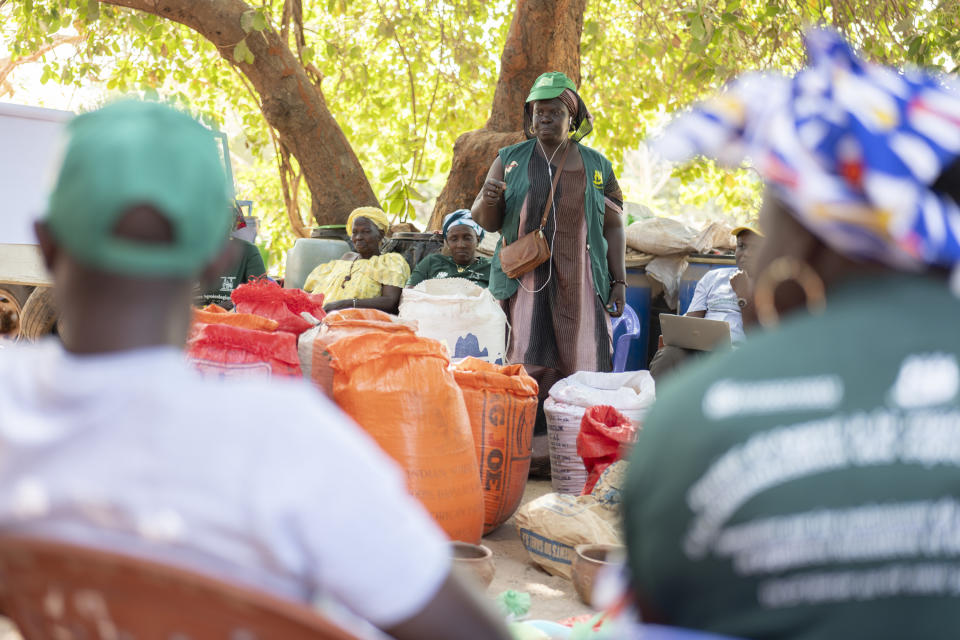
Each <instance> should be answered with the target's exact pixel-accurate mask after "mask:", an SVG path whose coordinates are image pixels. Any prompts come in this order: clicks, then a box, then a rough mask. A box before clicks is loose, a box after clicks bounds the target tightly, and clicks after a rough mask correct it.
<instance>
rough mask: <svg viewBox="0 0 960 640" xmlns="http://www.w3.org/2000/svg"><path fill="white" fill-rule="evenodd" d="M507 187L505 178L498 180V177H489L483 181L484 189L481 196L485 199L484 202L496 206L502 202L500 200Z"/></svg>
mask: <svg viewBox="0 0 960 640" xmlns="http://www.w3.org/2000/svg"><path fill="white" fill-rule="evenodd" d="M506 188H507V183H506V182H504V181H503V180H497V179H496V178H487V179H486V181H485V182H484V183H483V191H481V197H482V199H483V204H485V205H487V206H490V207H495V206H498V205H499V204H500V200H501V199H502V198H503V192H504V191H505V190H506Z"/></svg>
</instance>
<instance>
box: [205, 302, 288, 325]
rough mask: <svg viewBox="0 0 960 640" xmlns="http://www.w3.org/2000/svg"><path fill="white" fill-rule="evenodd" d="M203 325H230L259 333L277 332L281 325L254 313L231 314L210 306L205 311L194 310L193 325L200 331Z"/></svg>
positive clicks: (213, 305)
mask: <svg viewBox="0 0 960 640" xmlns="http://www.w3.org/2000/svg"><path fill="white" fill-rule="evenodd" d="M203 324H228V325H230V326H232V327H241V328H243V329H255V330H257V331H276V330H277V327H278V326H279V324H278V323H277V321H276V320H271V319H270V318H264V317H263V316H256V315H253V314H252V313H230V312H229V311H227V310H226V309H224V308H223V307H220V306H218V305H215V304H209V305H207V306H206V307H204V308H203V309H194V310H193V325H194V327H195V328H196V329H197V330H199V326H197V325H203Z"/></svg>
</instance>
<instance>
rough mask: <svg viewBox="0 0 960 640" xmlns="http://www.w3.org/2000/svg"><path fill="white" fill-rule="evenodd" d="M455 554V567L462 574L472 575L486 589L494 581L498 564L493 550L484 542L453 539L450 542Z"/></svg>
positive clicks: (452, 551)
mask: <svg viewBox="0 0 960 640" xmlns="http://www.w3.org/2000/svg"><path fill="white" fill-rule="evenodd" d="M450 552H451V553H452V554H453V567H454V570H456V571H457V572H458V573H460V574H461V575H464V574H466V575H471V576H473V578H472V579H475V580H477V581H479V583H480V585H481V586H482V587H483V588H484V589H486V588H487V587H489V586H490V583H491V582H493V574H494V573H495V572H496V566H495V565H494V563H493V552H492V551H490V549H489V548H487V547H485V546H483V545H482V544H469V543H467V542H458V541H453V542H451V543H450Z"/></svg>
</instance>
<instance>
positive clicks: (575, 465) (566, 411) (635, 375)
mask: <svg viewBox="0 0 960 640" xmlns="http://www.w3.org/2000/svg"><path fill="white" fill-rule="evenodd" d="M655 397H656V385H655V384H654V381H653V377H652V376H651V375H650V372H649V371H625V372H623V373H594V372H592V371H578V372H577V373H575V374H573V375H572V376H568V377H566V378H564V379H563V380H561V381H560V382H558V383H556V384H555V385H553V387H551V388H550V397H549V398H547V400H546V402H544V404H543V410H544V413H546V416H547V436H548V442H549V444H550V475H551V482H552V484H553V490H554V491H556V492H557V493H571V494H579V493H580V492H581V491H583V485H584V484H585V483H586V481H587V469H586V467H584V466H583V460H581V458H580V456H579V455H577V434H578V433H580V421H581V420H582V419H583V414H584V413H586V411H587V409H589V408H590V407H594V406H597V405H609V406H611V407H613V408H614V409H616V410H617V411H619V412H620V413H622V414H623V415H624V416H626V417H627V418H630V420H631V421H632V422H633V423H634V424H635V425H636V426H637V428H638V429H640V428H642V427H643V417H644V416H645V415H646V413H647V409H649V408H650V406H651V405H652V404H653V401H654V399H655Z"/></svg>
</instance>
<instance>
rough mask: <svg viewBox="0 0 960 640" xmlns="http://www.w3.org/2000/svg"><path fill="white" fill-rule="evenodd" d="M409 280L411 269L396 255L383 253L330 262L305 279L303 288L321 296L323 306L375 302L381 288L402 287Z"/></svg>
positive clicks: (401, 257)
mask: <svg viewBox="0 0 960 640" xmlns="http://www.w3.org/2000/svg"><path fill="white" fill-rule="evenodd" d="M409 277H410V265H408V264H407V261H406V259H405V258H404V257H403V256H402V255H400V254H399V253H385V254H383V255H379V256H372V257H370V258H366V259H364V258H357V259H356V260H332V261H331V262H327V263H326V264H322V265H320V266H319V267H317V268H316V269H314V270H313V271H311V272H310V275H309V276H307V281H306V282H305V283H304V284H303V288H304V289H306V290H307V291H309V292H310V293H322V294H323V301H324V302H336V301H337V300H351V299H353V298H376V297H377V296H379V295H380V293H381V291H382V290H383V285H387V286H391V287H403V285H404V284H406V282H407V278H409Z"/></svg>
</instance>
